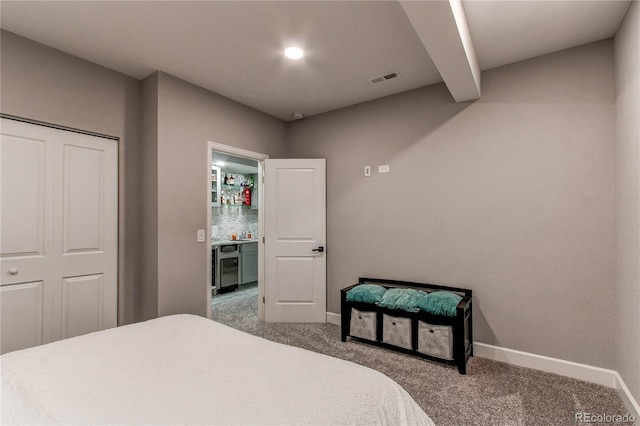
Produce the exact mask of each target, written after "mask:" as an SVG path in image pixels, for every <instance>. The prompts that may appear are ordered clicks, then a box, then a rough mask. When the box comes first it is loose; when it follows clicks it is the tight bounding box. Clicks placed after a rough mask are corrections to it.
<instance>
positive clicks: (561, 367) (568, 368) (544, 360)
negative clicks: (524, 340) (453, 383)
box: [473, 342, 616, 388]
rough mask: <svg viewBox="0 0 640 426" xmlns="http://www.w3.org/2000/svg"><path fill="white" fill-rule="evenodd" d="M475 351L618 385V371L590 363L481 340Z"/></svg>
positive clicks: (474, 348)
mask: <svg viewBox="0 0 640 426" xmlns="http://www.w3.org/2000/svg"><path fill="white" fill-rule="evenodd" d="M473 353H474V355H477V356H479V357H482V358H488V359H492V360H495V361H502V362H506V363H508V364H513V365H519V366H521V367H527V368H533V369H534V370H541V371H546V372H547V373H554V374H559V375H561V376H566V377H572V378H574V379H578V380H584V381H585V382H592V383H597V384H599V385H603V386H607V387H610V388H615V387H616V378H615V374H616V372H615V371H613V370H607V369H605V368H600V367H592V366H590V365H586V364H579V363H577V362H572V361H565V360H562V359H557V358H551V357H548V356H544V355H536V354H532V353H529V352H521V351H516V350H513V349H506V348H501V347H499V346H493V345H487V344H486V343H479V342H474V343H473Z"/></svg>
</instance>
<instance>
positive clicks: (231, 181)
mask: <svg viewBox="0 0 640 426" xmlns="http://www.w3.org/2000/svg"><path fill="white" fill-rule="evenodd" d="M233 184H234V179H233V175H231V177H230V178H229V185H233Z"/></svg>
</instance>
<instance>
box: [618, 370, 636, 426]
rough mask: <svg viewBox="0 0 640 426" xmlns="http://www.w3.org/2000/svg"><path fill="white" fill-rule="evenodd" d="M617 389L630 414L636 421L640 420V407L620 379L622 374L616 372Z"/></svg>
mask: <svg viewBox="0 0 640 426" xmlns="http://www.w3.org/2000/svg"><path fill="white" fill-rule="evenodd" d="M615 373H616V389H617V391H618V395H620V399H622V402H624V405H625V406H626V407H627V410H629V414H632V415H633V416H634V417H635V418H636V420H639V419H640V405H638V402H637V401H636V400H635V399H634V398H633V395H631V391H630V390H629V388H628V387H627V385H626V384H625V383H624V380H622V377H620V374H618V372H617V371H616V372H615Z"/></svg>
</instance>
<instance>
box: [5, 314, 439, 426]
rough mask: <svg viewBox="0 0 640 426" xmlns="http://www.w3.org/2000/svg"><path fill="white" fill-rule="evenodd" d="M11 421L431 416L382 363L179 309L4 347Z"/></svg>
mask: <svg viewBox="0 0 640 426" xmlns="http://www.w3.org/2000/svg"><path fill="white" fill-rule="evenodd" d="M0 364H1V367H2V396H1V398H2V400H1V402H2V423H3V424H86V425H89V424H154V425H156V424H157V425H160V424H180V425H183V424H228V425H232V424H242V425H258V424H270V425H277V424H290V425H305V424H307V425H312V424H322V425H326V424H366V425H373V424H380V425H382V424H384V425H403V424H406V425H431V424H433V422H432V421H431V419H430V418H429V417H428V416H427V415H426V414H425V413H424V411H423V410H422V409H421V408H420V407H419V406H418V405H417V403H416V402H415V401H414V400H413V399H412V398H411V396H410V395H409V394H408V393H407V392H406V391H405V390H404V389H403V388H402V387H401V386H399V385H398V384H397V383H395V382H394V381H393V380H391V379H390V378H388V377H387V376H385V375H383V374H382V373H380V372H377V371H375V370H372V369H369V368H367V367H363V366H360V365H357V364H354V363H351V362H348V361H344V360H341V359H337V358H333V357H330V356H326V355H322V354H318V353H315V352H311V351H307V350H304V349H300V348H295V347H291V346H287V345H283V344H280V343H275V342H271V341H268V340H266V339H263V338H260V337H257V336H253V335H250V334H246V333H243V332H241V331H238V330H235V329H232V328H230V327H227V326H225V325H222V324H219V323H217V322H214V321H211V320H208V319H205V318H201V317H198V316H193V315H173V316H168V317H162V318H158V319H154V320H150V321H146V322H143V323H138V324H132V325H128V326H124V327H119V328H114V329H109V330H105V331H100V332H96V333H91V334H88V335H84V336H79V337H75V338H71V339H67V340H63V341H58V342H54V343H50V344H47V345H43V346H38V347H34V348H30V349H25V350H22V351H16V352H11V353H8V354H4V355H2V356H1V357H0Z"/></svg>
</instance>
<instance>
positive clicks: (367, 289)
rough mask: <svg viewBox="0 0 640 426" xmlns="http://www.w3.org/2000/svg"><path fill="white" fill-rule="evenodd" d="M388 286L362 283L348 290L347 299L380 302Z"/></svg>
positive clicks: (350, 300)
mask: <svg viewBox="0 0 640 426" xmlns="http://www.w3.org/2000/svg"><path fill="white" fill-rule="evenodd" d="M386 291H387V289H386V288H384V287H382V286H381V285H377V284H360V285H358V286H355V287H354V288H352V289H351V290H348V291H347V300H348V301H349V302H363V303H378V302H379V301H380V300H381V299H382V296H383V295H384V293H385V292H386Z"/></svg>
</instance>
